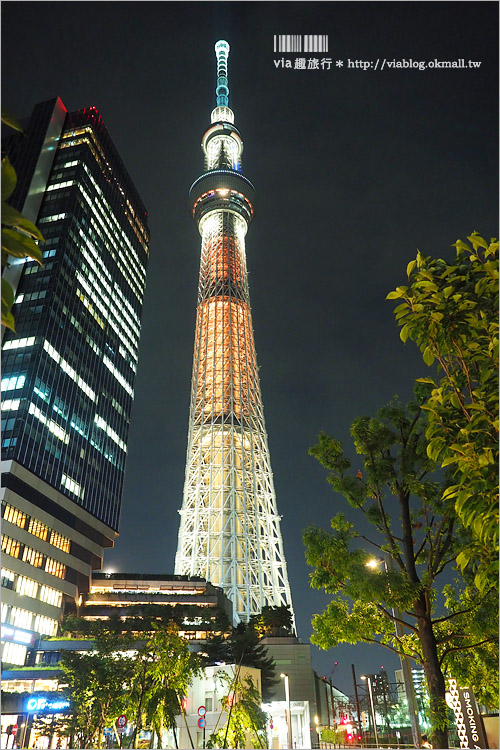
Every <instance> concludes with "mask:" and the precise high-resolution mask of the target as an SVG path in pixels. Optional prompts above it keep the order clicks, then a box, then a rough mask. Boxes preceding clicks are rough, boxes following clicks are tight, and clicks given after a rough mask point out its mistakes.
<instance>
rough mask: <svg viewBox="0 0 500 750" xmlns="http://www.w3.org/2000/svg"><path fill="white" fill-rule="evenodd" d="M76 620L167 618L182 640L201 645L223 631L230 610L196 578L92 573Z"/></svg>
mask: <svg viewBox="0 0 500 750" xmlns="http://www.w3.org/2000/svg"><path fill="white" fill-rule="evenodd" d="M78 614H79V615H80V617H83V618H84V619H86V620H107V619H109V618H110V617H112V616H117V617H119V618H120V619H121V620H122V621H123V622H124V623H126V621H127V620H128V621H130V622H132V621H133V620H134V618H139V617H151V618H155V617H158V618H159V619H165V618H166V617H167V618H168V617H170V616H171V617H172V619H173V620H174V621H175V622H176V623H177V624H178V625H179V628H180V633H179V634H180V635H181V636H182V637H183V638H186V640H189V641H204V640H206V638H207V635H209V634H211V633H221V632H226V631H228V630H229V627H230V624H231V623H232V618H233V609H232V603H231V601H230V600H229V599H228V598H227V596H226V595H225V594H224V592H223V591H222V589H221V588H219V587H218V586H213V585H212V584H211V583H208V582H207V581H206V580H205V579H204V578H200V577H199V576H183V575H173V574H163V573H102V572H97V573H94V575H93V577H92V581H91V584H90V590H89V592H88V593H87V594H85V595H84V596H83V597H82V602H81V605H80V607H79V610H78Z"/></svg>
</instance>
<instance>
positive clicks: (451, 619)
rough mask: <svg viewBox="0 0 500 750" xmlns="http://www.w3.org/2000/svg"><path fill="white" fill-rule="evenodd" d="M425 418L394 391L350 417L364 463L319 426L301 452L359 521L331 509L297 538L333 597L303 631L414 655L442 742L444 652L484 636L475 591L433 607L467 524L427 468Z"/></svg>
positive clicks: (316, 580) (317, 638)
mask: <svg viewBox="0 0 500 750" xmlns="http://www.w3.org/2000/svg"><path fill="white" fill-rule="evenodd" d="M420 389H421V390H424V389H425V386H420ZM423 400H425V395H422V396H421V398H420V401H423ZM426 427H427V420H426V412H425V411H423V410H422V408H421V405H419V404H418V403H411V404H408V405H407V406H406V408H404V407H403V406H402V405H401V404H400V403H399V401H397V400H395V401H393V402H391V403H390V404H389V405H388V406H386V407H383V408H382V409H380V411H379V412H378V414H377V416H376V417H375V418H369V417H360V418H359V419H357V420H355V422H354V423H353V425H352V429H351V435H352V437H353V440H354V445H355V447H356V451H357V453H358V454H360V455H361V456H362V463H363V468H362V470H361V469H359V470H358V471H357V472H355V471H353V470H352V469H351V461H350V459H349V458H348V457H347V456H346V455H345V454H344V451H343V448H342V445H341V444H340V443H339V442H338V441H337V440H335V439H334V438H333V437H330V436H328V435H326V434H324V433H322V434H321V435H320V436H319V442H318V444H317V445H316V446H314V447H313V448H311V449H310V453H311V455H313V456H315V457H316V458H317V459H318V460H319V461H320V463H321V464H322V465H323V466H324V467H325V468H326V469H327V470H328V472H329V473H328V477H327V481H328V482H329V483H330V484H331V485H332V487H333V489H334V490H335V491H336V492H338V493H340V494H341V495H343V496H344V497H345V498H346V499H347V501H348V502H349V504H350V505H351V506H352V507H353V508H355V509H356V510H357V511H358V512H359V515H360V520H361V525H360V527H361V530H360V531H356V529H355V528H354V526H353V524H352V523H350V522H348V521H347V520H346V518H345V517H344V516H343V514H342V513H339V514H338V515H337V516H335V518H333V519H332V521H331V527H332V531H326V530H323V529H320V528H317V527H309V528H308V529H306V530H305V532H304V542H305V546H306V558H307V562H308V563H309V564H310V565H312V566H313V567H314V571H313V573H312V574H311V585H312V586H313V587H314V588H324V589H325V590H326V591H327V592H328V593H329V594H331V595H332V597H333V598H332V601H331V602H330V604H329V605H328V607H327V608H326V610H325V611H324V612H323V613H322V614H319V615H316V616H315V617H314V619H313V627H314V631H315V632H314V635H313V637H312V639H311V640H312V641H313V642H314V643H315V644H316V645H318V646H320V647H321V648H324V649H328V648H331V647H333V646H336V645H337V644H338V643H341V642H346V643H358V642H359V641H363V642H365V643H379V644H380V645H382V646H384V647H385V648H388V649H389V650H391V651H392V652H394V653H397V654H405V655H407V656H409V657H411V658H412V659H414V660H416V661H417V662H419V663H421V664H422V666H423V667H424V671H425V677H426V682H427V687H428V691H429V696H430V719H431V723H432V727H433V738H434V741H433V744H434V746H435V747H447V724H446V722H447V718H446V706H445V701H444V695H445V675H444V669H445V668H446V667H445V662H446V659H447V655H449V654H451V653H453V654H455V653H458V649H460V651H462V653H463V652H464V651H465V652H466V653H467V650H468V649H470V650H472V649H473V648H475V647H476V646H477V644H478V643H480V642H482V643H484V641H485V640H488V642H490V640H489V639H488V638H486V639H485V638H484V637H481V636H477V637H474V634H471V633H469V631H468V624H469V619H470V617H471V613H472V612H473V610H474V608H476V609H478V608H479V604H480V602H479V601H476V602H475V603H473V602H470V607H469V606H462V607H460V606H459V607H455V606H453V607H452V606H450V605H451V600H450V599H448V601H447V602H446V603H447V604H448V610H446V613H445V614H444V615H440V614H439V613H438V612H437V611H436V610H437V604H438V594H439V593H440V591H441V590H442V587H440V585H439V580H438V579H439V576H440V575H441V574H442V572H443V571H444V570H445V569H446V568H447V567H449V566H451V565H453V564H454V563H455V561H456V557H457V555H458V554H459V552H460V551H461V549H462V547H463V539H462V536H463V534H465V533H466V532H465V531H462V530H461V527H460V525H459V523H458V522H457V518H456V513H455V509H454V507H453V505H452V504H450V503H447V502H446V501H445V500H443V490H444V489H445V488H446V486H447V485H446V481H445V480H443V479H442V477H441V478H440V477H436V475H435V474H433V470H434V468H435V464H434V462H433V461H432V460H431V459H430V458H429V456H428V452H427V444H428V443H427V439H426V437H425V431H426ZM441 474H442V472H441ZM367 524H368V525H371V526H372V527H373V532H374V533H373V534H371V535H370V536H367V535H365V534H364V533H362V532H363V531H364V528H365V527H366V526H367ZM366 545H368V548H369V549H372V550H375V551H376V553H377V554H380V553H383V555H384V559H385V560H386V564H385V565H384V564H382V565H378V566H376V567H368V564H370V563H373V553H370V552H368V551H367V548H366ZM462 604H464V603H463V602H462ZM464 610H465V611H464ZM495 640H496V639H495Z"/></svg>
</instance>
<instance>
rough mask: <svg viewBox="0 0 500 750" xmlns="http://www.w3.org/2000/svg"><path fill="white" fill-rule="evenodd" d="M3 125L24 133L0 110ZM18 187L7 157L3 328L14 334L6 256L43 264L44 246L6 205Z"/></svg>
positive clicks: (4, 166)
mask: <svg viewBox="0 0 500 750" xmlns="http://www.w3.org/2000/svg"><path fill="white" fill-rule="evenodd" d="M2 123H3V124H4V125H7V126H8V127H11V128H13V129H14V130H18V131H20V132H21V133H22V132H23V130H22V127H21V126H20V124H19V123H18V122H17V120H16V119H15V118H14V117H13V116H12V115H11V114H10V113H9V112H7V110H5V109H2ZM16 183H17V175H16V172H15V170H14V167H13V166H12V164H11V163H10V161H9V159H8V157H7V156H4V157H2V325H3V326H7V328H10V329H11V330H12V331H15V326H14V316H13V315H12V305H13V304H14V290H13V289H12V286H11V285H10V284H9V282H8V281H7V280H6V279H5V278H4V271H5V269H6V267H7V266H8V265H9V256H10V257H14V258H25V257H26V256H28V257H29V258H32V259H33V260H36V261H37V262H38V263H40V265H41V264H42V252H41V250H40V248H39V247H38V245H37V243H36V241H35V240H38V241H41V242H43V239H44V238H43V235H42V234H41V232H40V231H39V230H38V229H37V227H36V226H35V225H34V224H33V222H31V221H28V219H25V217H24V216H23V215H22V213H21V212H20V211H18V210H17V209H15V208H14V207H13V206H11V205H10V204H9V203H8V202H7V201H8V199H9V198H10V197H11V195H12V193H13V192H14V189H15V187H16Z"/></svg>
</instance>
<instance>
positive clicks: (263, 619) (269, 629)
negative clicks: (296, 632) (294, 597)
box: [250, 604, 293, 637]
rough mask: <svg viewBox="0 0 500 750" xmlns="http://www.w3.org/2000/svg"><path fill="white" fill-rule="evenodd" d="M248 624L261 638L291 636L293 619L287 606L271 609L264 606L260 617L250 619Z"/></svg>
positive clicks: (254, 616)
mask: <svg viewBox="0 0 500 750" xmlns="http://www.w3.org/2000/svg"><path fill="white" fill-rule="evenodd" d="M250 623H251V625H252V626H253V628H254V629H255V630H256V632H257V633H258V635H260V636H261V637H262V636H265V635H272V636H287V635H293V618H292V613H291V612H290V606H289V605H287V606H286V607H272V606H270V605H268V604H266V605H264V607H262V611H261V613H260V615H253V616H252V617H251V618H250Z"/></svg>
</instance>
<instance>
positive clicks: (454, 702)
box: [446, 680, 488, 748]
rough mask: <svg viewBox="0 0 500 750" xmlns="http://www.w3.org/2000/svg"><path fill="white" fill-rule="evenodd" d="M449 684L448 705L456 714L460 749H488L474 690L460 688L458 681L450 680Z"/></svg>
mask: <svg viewBox="0 0 500 750" xmlns="http://www.w3.org/2000/svg"><path fill="white" fill-rule="evenodd" d="M448 684H449V687H450V690H449V692H447V693H446V703H447V704H448V706H449V707H450V708H451V709H452V710H453V712H454V714H455V721H456V725H457V733H458V737H459V740H460V747H463V748H466V747H467V748H485V747H488V743H487V741H486V737H485V733H484V729H483V722H482V719H481V716H480V714H479V711H478V708H477V703H476V699H475V698H474V692H473V690H472V688H459V687H458V686H457V681H456V680H448Z"/></svg>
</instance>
